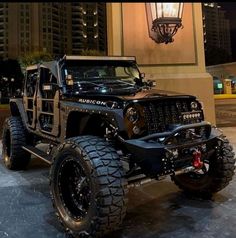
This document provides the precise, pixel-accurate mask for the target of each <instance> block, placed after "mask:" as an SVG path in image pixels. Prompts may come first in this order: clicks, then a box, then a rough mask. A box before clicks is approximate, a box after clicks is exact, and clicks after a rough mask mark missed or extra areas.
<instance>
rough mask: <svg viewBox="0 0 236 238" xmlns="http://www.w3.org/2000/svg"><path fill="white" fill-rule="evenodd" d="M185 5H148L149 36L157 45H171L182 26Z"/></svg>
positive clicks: (167, 3)
mask: <svg viewBox="0 0 236 238" xmlns="http://www.w3.org/2000/svg"><path fill="white" fill-rule="evenodd" d="M183 7H184V3H169V2H163V3H146V13H147V21H148V26H149V36H150V37H151V38H152V39H153V40H154V41H155V42H157V43H165V44H168V43H171V42H173V41H174V39H173V36H174V35H175V34H176V33H177V31H178V29H179V28H180V27H182V28H183V25H182V14H183Z"/></svg>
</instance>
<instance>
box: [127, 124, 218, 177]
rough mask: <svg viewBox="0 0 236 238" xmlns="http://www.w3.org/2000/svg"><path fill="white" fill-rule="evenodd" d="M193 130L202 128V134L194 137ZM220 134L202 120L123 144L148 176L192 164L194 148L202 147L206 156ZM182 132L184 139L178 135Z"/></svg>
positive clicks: (159, 174)
mask: <svg viewBox="0 0 236 238" xmlns="http://www.w3.org/2000/svg"><path fill="white" fill-rule="evenodd" d="M195 130H202V132H203V134H202V136H194V134H195V133H194V131H195ZM221 134H222V133H221V132H220V131H219V130H218V129H217V128H214V127H212V126H211V124H210V123H208V122H205V121H203V122H200V123H195V124H190V125H181V126H178V127H176V128H175V129H174V130H172V131H169V132H164V133H155V134H152V135H148V136H145V137H142V138H139V139H132V140H126V141H125V142H124V143H125V146H126V148H127V149H128V150H129V152H130V153H131V154H132V155H133V156H132V158H133V160H134V162H136V163H137V164H138V165H139V166H140V167H141V168H142V170H143V171H144V173H145V174H146V175H147V176H149V177H158V176H163V175H167V174H174V172H175V171H177V170H179V169H182V168H185V167H187V166H191V164H192V159H193V157H192V152H193V150H194V149H198V150H201V152H202V154H203V158H204V157H206V156H209V154H210V153H213V152H214V149H215V146H216V145H217V140H218V139H217V138H218V137H219V136H220V135H221ZM183 135H184V136H185V138H184V139H183V138H182V137H181V136H183ZM188 136H190V137H189V138H188ZM181 138H182V139H181Z"/></svg>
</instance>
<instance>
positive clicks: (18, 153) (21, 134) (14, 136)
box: [2, 117, 30, 170]
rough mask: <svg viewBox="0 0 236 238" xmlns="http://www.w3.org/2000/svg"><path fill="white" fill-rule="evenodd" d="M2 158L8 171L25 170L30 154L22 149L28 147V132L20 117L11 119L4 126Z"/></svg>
mask: <svg viewBox="0 0 236 238" xmlns="http://www.w3.org/2000/svg"><path fill="white" fill-rule="evenodd" d="M2 145H3V148H2V157H3V161H4V164H5V165H6V167H7V168H8V169H12V170H19V169H25V168H26V166H27V165H28V164H29V162H30V154H29V153H27V152H26V151H24V150H23V149H22V146H25V145H26V131H25V129H24V126H23V124H22V121H21V118H20V117H9V118H7V119H6V120H5V122H4V125H3V135H2Z"/></svg>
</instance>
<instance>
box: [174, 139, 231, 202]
mask: <svg viewBox="0 0 236 238" xmlns="http://www.w3.org/2000/svg"><path fill="white" fill-rule="evenodd" d="M234 170H235V157H234V152H233V148H232V146H231V145H230V143H229V141H228V140H227V139H226V137H225V136H223V135H222V136H221V137H219V141H218V145H217V146H216V149H215V152H214V154H213V155H212V156H211V157H210V158H209V170H208V172H207V174H205V175H204V176H202V177H200V178H194V177H192V176H191V175H193V174H192V173H187V174H181V175H178V176H172V180H173V181H174V183H175V184H176V185H177V186H178V187H179V188H180V189H182V190H184V191H185V192H186V193H187V194H189V195H193V196H196V197H201V198H210V197H211V196H212V195H213V194H214V193H216V192H218V191H220V190H222V189H223V188H225V187H226V186H227V185H228V184H229V182H230V181H231V180H232V177H233V175H234Z"/></svg>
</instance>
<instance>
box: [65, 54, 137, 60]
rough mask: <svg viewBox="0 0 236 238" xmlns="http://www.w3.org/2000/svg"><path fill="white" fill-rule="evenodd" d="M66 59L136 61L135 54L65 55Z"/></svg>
mask: <svg viewBox="0 0 236 238" xmlns="http://www.w3.org/2000/svg"><path fill="white" fill-rule="evenodd" d="M64 58H65V59H66V60H124V61H125V60H130V61H136V58H135V56H76V55H66V56H65V57H64Z"/></svg>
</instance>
